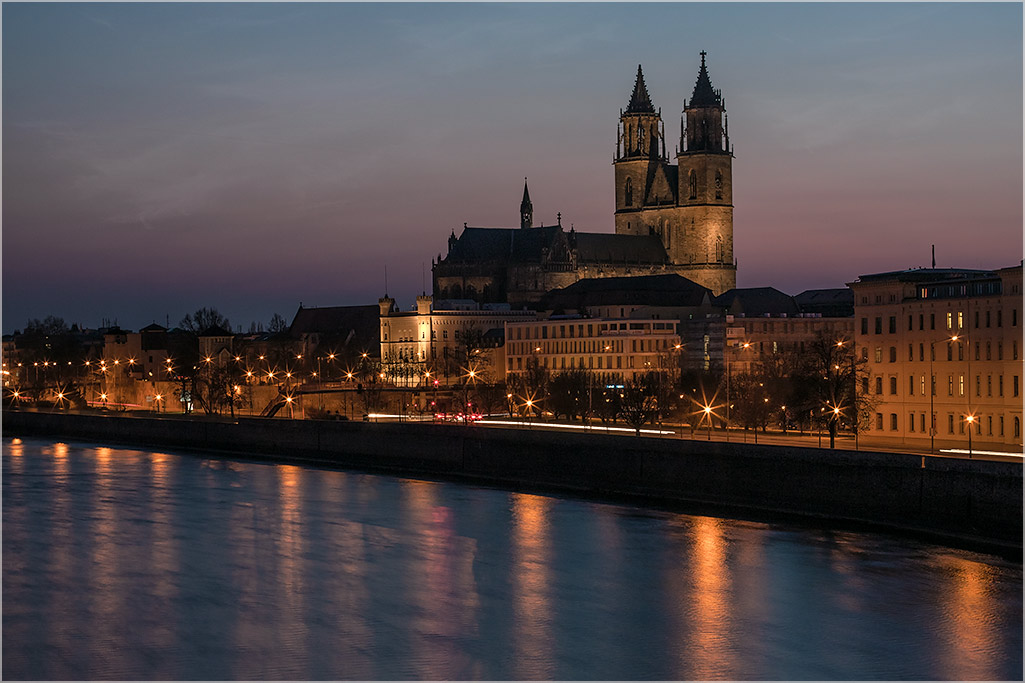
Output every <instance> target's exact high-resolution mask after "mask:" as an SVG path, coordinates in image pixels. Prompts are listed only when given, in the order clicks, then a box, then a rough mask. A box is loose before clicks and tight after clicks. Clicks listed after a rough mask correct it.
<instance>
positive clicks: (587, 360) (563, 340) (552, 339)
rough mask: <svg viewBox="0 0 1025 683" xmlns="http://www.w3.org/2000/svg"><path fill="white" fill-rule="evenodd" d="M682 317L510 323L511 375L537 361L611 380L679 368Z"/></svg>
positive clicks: (559, 369) (555, 368) (507, 334)
mask: <svg viewBox="0 0 1025 683" xmlns="http://www.w3.org/2000/svg"><path fill="white" fill-rule="evenodd" d="M678 322H679V321H677V320H638V319H634V318H630V319H621V320H617V319H612V320H609V319H596V318H583V317H579V316H552V317H551V318H548V319H547V320H533V321H524V322H507V323H506V324H505V339H506V348H505V355H506V359H505V360H506V367H505V370H506V375H507V376H512V375H517V374H522V373H523V372H525V371H526V370H528V369H529V367H530V365H531V363H532V362H533V361H536V362H537V363H538V364H540V366H541V367H543V368H547V369H548V370H549V371H551V372H553V373H556V372H565V371H567V370H577V369H579V370H585V371H587V372H588V373H589V374H591V375H593V376H594V377H595V378H596V379H597V380H598V381H602V382H605V383H606V384H623V383H624V382H626V381H630V380H632V379H634V378H635V377H636V376H638V375H642V374H644V373H647V372H653V371H663V370H664V371H669V370H670V369H673V368H678V367H679V363H680V354H681V353H682V346H681V343H680V336H679V334H677V332H676V327H677V324H678Z"/></svg>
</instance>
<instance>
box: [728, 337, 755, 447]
mask: <svg viewBox="0 0 1025 683" xmlns="http://www.w3.org/2000/svg"><path fill="white" fill-rule="evenodd" d="M729 348H730V349H733V348H735V347H732V346H730V347H729ZM740 348H741V349H744V350H746V349H749V348H751V342H744V343H743V344H741V345H740ZM725 355H726V440H727V441H729V440H730V355H729V353H727V354H725Z"/></svg>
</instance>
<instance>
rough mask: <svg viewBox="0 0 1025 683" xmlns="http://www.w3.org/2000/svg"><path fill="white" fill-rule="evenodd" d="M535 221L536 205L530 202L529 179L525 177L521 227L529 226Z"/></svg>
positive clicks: (521, 203)
mask: <svg viewBox="0 0 1025 683" xmlns="http://www.w3.org/2000/svg"><path fill="white" fill-rule="evenodd" d="M533 223H534V205H533V204H531V203H530V191H529V190H527V179H526V178H524V179H523V201H521V202H520V227H521V228H524V229H525V228H529V227H530V226H531V225H533Z"/></svg>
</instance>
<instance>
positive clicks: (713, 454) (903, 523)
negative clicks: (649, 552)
mask: <svg viewBox="0 0 1025 683" xmlns="http://www.w3.org/2000/svg"><path fill="white" fill-rule="evenodd" d="M3 432H4V436H5V437H12V436H15V437H16V436H44V437H51V438H72V439H81V440H86V441H96V442H100V443H116V444H127V445H137V446H147V447H151V448H152V447H167V448H176V449H188V450H196V451H202V452H204V453H208V454H209V453H211V452H220V453H231V454H238V455H242V456H243V457H246V458H252V459H270V460H275V461H282V462H284V461H288V462H303V463H311V464H317V465H324V466H331V467H343V468H356V469H364V470H368V471H378V472H388V473H392V474H407V475H413V476H417V475H419V476H428V477H437V478H451V479H458V480H469V481H475V482H479V483H484V484H487V485H495V486H507V487H514V488H542V489H551V490H561V491H567V492H573V493H576V494H581V495H591V496H605V497H608V496H611V497H620V498H630V499H635V500H637V501H638V502H641V503H650V504H656V505H671V506H676V507H679V506H684V507H686V508H688V509H689V510H691V511H701V512H708V513H709V514H715V513H716V512H719V511H722V512H727V511H728V512H733V513H736V512H738V511H740V512H743V511H748V512H749V514H755V515H773V514H783V515H789V516H795V515H796V516H801V517H805V518H810V519H819V520H833V521H835V522H840V523H843V524H848V525H850V524H854V525H859V526H865V525H867V526H870V527H878V528H881V529H891V530H900V531H905V532H912V533H915V534H920V535H924V536H927V537H930V538H934V539H936V540H941V541H945V542H948V543H950V544H952V545H957V546H962V547H972V548H979V549H995V550H999V551H1001V552H1005V553H1007V552H1010V553H1012V554H1014V553H1015V552H1016V553H1017V555H1018V556H1020V554H1021V547H1022V464H1021V463H1020V462H998V461H985V460H965V459H957V458H942V457H928V456H921V455H917V454H905V453H879V452H870V451H857V452H854V451H836V450H829V449H818V448H797V447H791V446H778V445H768V444H757V445H756V444H753V443H742V442H741V443H737V442H731V443H725V442H716V441H710V442H709V441H700V440H676V439H658V438H650V437H645V436H641V437H636V436H632V435H617V434H596V433H564V432H555V431H547V430H534V431H529V430H526V431H525V430H522V429H504V428H498V427H488V428H484V427H479V426H472V425H461V424H426V423H365V422H347V421H342V422H335V421H319V420H296V421H292V420H273V419H261V418H239V419H237V420H235V421H223V420H221V421H212V420H204V419H196V420H183V419H166V418H159V417H134V416H133V417H128V416H123V415H113V414H106V415H88V414H71V413H41V412H30V411H5V412H4V416H3Z"/></svg>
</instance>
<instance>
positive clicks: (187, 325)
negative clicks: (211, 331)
mask: <svg viewBox="0 0 1025 683" xmlns="http://www.w3.org/2000/svg"><path fill="white" fill-rule="evenodd" d="M178 327H180V328H182V329H183V330H186V331H188V332H192V333H193V334H199V333H201V332H202V331H203V330H205V329H207V328H209V327H222V328H224V329H225V330H231V323H230V322H228V319H227V318H226V317H224V316H223V315H221V314H220V313H219V312H218V311H217V309H216V308H201V309H199V310H198V311H196V312H195V313H186V314H185V317H184V318H182V319H181V321H180V322H179V323H178Z"/></svg>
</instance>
